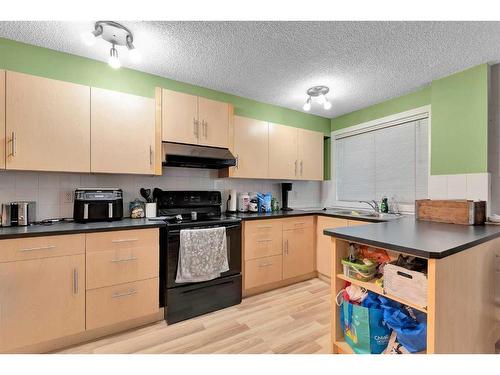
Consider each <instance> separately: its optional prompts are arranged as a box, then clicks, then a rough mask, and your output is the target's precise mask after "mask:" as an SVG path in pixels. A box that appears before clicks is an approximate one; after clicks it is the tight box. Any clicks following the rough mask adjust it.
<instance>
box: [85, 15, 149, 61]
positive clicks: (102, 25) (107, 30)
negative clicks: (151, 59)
mask: <svg viewBox="0 0 500 375" xmlns="http://www.w3.org/2000/svg"><path fill="white" fill-rule="evenodd" d="M98 37H101V38H102V39H104V40H105V41H107V42H109V43H111V49H110V51H109V59H108V64H109V66H111V67H112V68H113V69H118V68H120V67H121V62H120V59H119V58H118V50H117V49H116V46H127V49H128V51H129V54H130V60H132V62H133V63H138V62H140V60H141V54H140V52H139V51H138V50H137V48H135V46H134V35H133V34H132V32H131V31H130V30H129V29H127V28H126V27H125V26H123V25H121V24H119V23H118V22H114V21H97V22H96V23H95V24H94V31H90V32H85V33H83V34H82V40H83V42H84V43H85V44H86V45H88V46H91V45H93V44H94V43H95V41H96V39H97V38H98Z"/></svg>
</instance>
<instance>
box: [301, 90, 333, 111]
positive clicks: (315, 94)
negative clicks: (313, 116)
mask: <svg viewBox="0 0 500 375" xmlns="http://www.w3.org/2000/svg"><path fill="white" fill-rule="evenodd" d="M329 91H330V89H329V88H328V87H327V86H313V87H311V88H309V89H308V90H307V96H308V97H307V100H306V102H305V104H304V106H303V107H302V109H303V110H304V111H306V112H309V111H310V110H311V104H312V98H318V103H319V104H321V105H323V108H324V109H325V110H329V109H330V108H332V103H330V102H329V101H328V98H327V97H326V94H328V92H329Z"/></svg>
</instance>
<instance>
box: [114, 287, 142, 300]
mask: <svg viewBox="0 0 500 375" xmlns="http://www.w3.org/2000/svg"><path fill="white" fill-rule="evenodd" d="M132 294H137V290H135V289H130V290H129V291H128V292H125V293H113V295H112V296H111V298H121V297H127V296H131V295H132Z"/></svg>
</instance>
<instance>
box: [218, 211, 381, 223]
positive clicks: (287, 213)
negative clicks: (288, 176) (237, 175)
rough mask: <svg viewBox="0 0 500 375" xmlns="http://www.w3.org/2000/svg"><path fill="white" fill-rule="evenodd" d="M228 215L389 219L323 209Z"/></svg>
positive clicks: (244, 216) (271, 217)
mask: <svg viewBox="0 0 500 375" xmlns="http://www.w3.org/2000/svg"><path fill="white" fill-rule="evenodd" d="M227 215H228V216H234V217H237V218H240V219H241V220H262V219H280V218H287V217H297V216H309V215H319V216H328V217H338V218H340V219H349V220H359V221H367V222H370V223H380V222H384V221H388V220H387V219H383V218H375V217H366V216H359V215H339V214H338V213H337V212H336V211H335V210H321V209H318V210H314V209H313V210H299V209H295V210H293V211H277V212H270V213H258V212H236V213H227Z"/></svg>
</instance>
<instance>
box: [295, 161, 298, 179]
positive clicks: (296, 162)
mask: <svg viewBox="0 0 500 375" xmlns="http://www.w3.org/2000/svg"><path fill="white" fill-rule="evenodd" d="M297 164H298V160H295V176H297Z"/></svg>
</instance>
